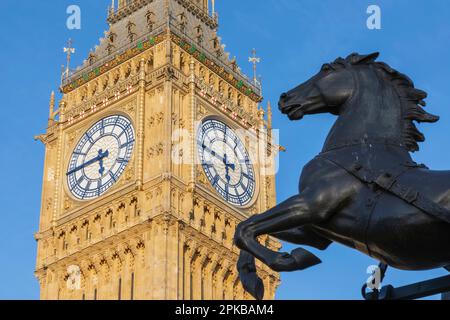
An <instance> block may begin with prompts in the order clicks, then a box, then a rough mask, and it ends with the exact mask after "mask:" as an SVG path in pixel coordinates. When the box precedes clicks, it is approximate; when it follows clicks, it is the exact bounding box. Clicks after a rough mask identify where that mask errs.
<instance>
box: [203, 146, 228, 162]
mask: <svg viewBox="0 0 450 320" xmlns="http://www.w3.org/2000/svg"><path fill="white" fill-rule="evenodd" d="M202 148H203V149H204V150H206V151H208V153H209V154H210V155H212V156H213V157H216V158H217V159H219V160H220V161H222V162H224V158H222V157H221V156H219V155H218V154H217V153H216V152H215V151H213V150H211V149H210V148H208V147H207V146H205V145H204V144H203V145H202Z"/></svg>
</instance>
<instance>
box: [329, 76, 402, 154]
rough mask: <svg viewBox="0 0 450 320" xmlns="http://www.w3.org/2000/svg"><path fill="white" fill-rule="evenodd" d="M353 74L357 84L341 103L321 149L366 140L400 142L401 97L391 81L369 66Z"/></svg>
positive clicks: (372, 141)
mask: <svg viewBox="0 0 450 320" xmlns="http://www.w3.org/2000/svg"><path fill="white" fill-rule="evenodd" d="M354 75H355V84H356V88H355V89H354V92H353V95H352V97H351V98H349V100H348V101H347V102H346V103H345V104H344V105H343V106H342V107H341V110H340V115H339V118H338V119H337V121H336V123H335V124H334V126H333V128H332V129H331V131H330V133H329V134H328V137H327V139H326V142H325V145H324V151H327V150H332V149H336V148H341V147H345V146H348V145H356V144H367V143H370V144H380V143H382V144H388V145H396V146H402V140H401V137H402V127H403V120H402V108H401V101H400V98H399V96H398V94H397V92H396V90H395V88H394V87H393V84H392V83H391V82H390V81H388V80H384V79H382V78H380V77H379V76H378V75H377V73H376V72H375V71H374V70H372V69H369V68H365V69H364V70H356V71H355V72H354ZM405 152H407V151H406V150H405Z"/></svg>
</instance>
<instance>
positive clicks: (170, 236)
mask: <svg viewBox="0 0 450 320" xmlns="http://www.w3.org/2000/svg"><path fill="white" fill-rule="evenodd" d="M112 2H113V3H112V6H111V7H110V8H109V11H108V23H109V25H110V28H109V30H108V31H107V32H106V33H105V37H104V38H102V39H101V40H100V43H99V45H98V46H96V47H95V50H93V51H91V52H90V54H89V56H88V57H87V59H86V60H85V62H84V63H83V65H82V66H80V67H79V68H77V69H76V70H74V71H68V72H67V73H66V74H65V75H64V77H63V81H62V86H61V88H60V89H61V91H62V93H63V96H62V99H61V100H60V101H59V103H58V104H57V106H56V105H55V96H54V94H52V98H51V101H50V116H49V121H48V128H47V131H46V133H45V134H43V135H41V136H39V137H37V138H38V139H39V140H41V141H42V142H43V143H44V144H45V148H46V153H45V165H44V178H43V192H42V207H41V217H40V226H39V232H37V233H36V235H35V238H36V240H37V243H38V255H37V266H36V276H37V278H38V279H39V283H40V289H41V298H42V299H124V300H125V299H249V298H250V296H249V295H248V294H246V293H245V292H244V290H243V289H242V287H241V284H240V282H239V280H238V274H237V271H236V267H235V265H236V261H237V257H238V254H239V251H238V250H237V249H236V247H234V246H233V235H234V230H235V227H236V225H237V224H238V223H239V222H240V221H242V220H243V219H246V218H247V217H249V216H250V215H253V214H256V213H259V212H263V211H265V210H267V209H268V208H270V207H272V206H274V205H275V201H276V199H275V179H274V170H273V160H274V158H275V156H276V151H277V150H275V147H274V146H272V144H271V143H269V142H268V141H269V140H270V139H268V138H270V137H271V135H272V133H271V120H270V119H271V116H270V110H267V119H266V118H265V112H264V111H263V110H262V109H260V108H259V103H260V102H261V95H260V90H259V88H258V87H257V86H255V85H254V83H255V82H252V81H249V80H247V78H246V77H244V76H243V75H242V74H241V72H240V69H239V68H238V66H237V64H236V61H235V59H230V58H229V55H228V53H225V52H224V50H223V48H224V46H222V44H221V41H220V38H219V37H218V36H217V34H216V30H217V26H218V19H217V15H216V13H215V12H214V8H212V7H211V5H212V6H213V5H214V1H213V2H212V4H211V3H209V2H208V1H207V0H127V1H125V0H119V1H118V2H117V1H116V2H114V1H112ZM261 241H264V243H265V244H266V245H267V246H270V247H271V248H272V249H277V248H279V244H278V243H277V242H275V241H274V240H273V239H271V238H262V239H261ZM258 272H259V274H260V276H261V278H262V279H263V280H264V282H265V285H266V297H265V298H266V299H272V298H274V296H275V290H276V287H277V285H278V283H279V277H278V275H277V274H276V273H274V272H272V271H270V270H269V269H268V268H267V267H265V266H262V265H259V269H258Z"/></svg>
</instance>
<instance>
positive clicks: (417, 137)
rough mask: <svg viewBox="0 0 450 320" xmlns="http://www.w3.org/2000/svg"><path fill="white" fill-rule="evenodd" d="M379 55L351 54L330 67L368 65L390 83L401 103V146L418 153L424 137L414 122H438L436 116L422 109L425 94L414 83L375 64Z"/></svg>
mask: <svg viewBox="0 0 450 320" xmlns="http://www.w3.org/2000/svg"><path fill="white" fill-rule="evenodd" d="M378 56H379V53H377V52H376V53H372V54H369V55H360V54H358V53H353V54H351V55H349V56H348V57H347V58H345V59H343V58H338V59H336V60H335V61H334V62H333V63H332V64H331V65H332V66H333V67H346V66H349V65H352V66H354V65H370V66H373V67H374V68H375V69H376V70H377V71H380V72H381V73H382V74H383V75H385V78H386V79H387V80H388V81H390V82H391V83H392V84H393V85H394V87H395V88H396V91H397V93H398V95H399V97H400V99H401V101H402V104H401V106H402V115H403V116H402V117H403V126H402V136H401V139H402V144H403V145H404V146H405V147H406V148H407V149H408V151H410V152H416V151H419V144H418V143H419V142H424V141H425V136H424V134H423V133H421V132H420V131H419V130H418V129H417V127H416V125H415V123H414V121H416V122H418V123H420V122H429V123H433V122H437V121H438V120H439V117H438V116H435V115H432V114H430V113H428V112H426V111H425V110H424V109H423V107H425V106H426V102H425V99H426V98H427V93H426V92H425V91H422V90H420V89H416V88H415V87H414V82H413V81H412V80H411V79H410V78H409V77H408V76H406V75H404V74H402V73H400V72H399V71H397V70H395V69H393V68H391V67H390V66H389V65H388V64H386V63H384V62H377V61H376V59H377V58H378Z"/></svg>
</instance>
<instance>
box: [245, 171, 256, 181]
mask: <svg viewBox="0 0 450 320" xmlns="http://www.w3.org/2000/svg"><path fill="white" fill-rule="evenodd" d="M242 175H243V176H244V177H246V178H247V179H248V180H250V181H255V179H253V177H251V176H249V175H248V174H247V173H243V174H242Z"/></svg>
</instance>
